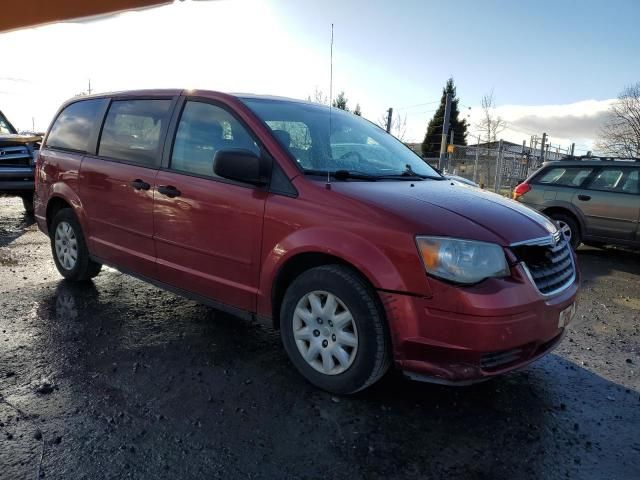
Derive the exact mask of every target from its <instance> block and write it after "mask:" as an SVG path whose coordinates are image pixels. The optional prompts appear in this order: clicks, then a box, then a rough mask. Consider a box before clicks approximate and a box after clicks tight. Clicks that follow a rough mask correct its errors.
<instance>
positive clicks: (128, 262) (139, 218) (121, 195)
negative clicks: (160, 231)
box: [79, 157, 158, 277]
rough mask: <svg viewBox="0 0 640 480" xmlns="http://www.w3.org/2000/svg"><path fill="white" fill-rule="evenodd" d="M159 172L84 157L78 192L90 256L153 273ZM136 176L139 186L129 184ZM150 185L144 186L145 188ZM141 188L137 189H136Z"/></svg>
mask: <svg viewBox="0 0 640 480" xmlns="http://www.w3.org/2000/svg"><path fill="white" fill-rule="evenodd" d="M157 173H158V171H157V170H154V169H151V168H145V167H139V166H135V165H128V164H125V163H118V162H111V161H106V160H101V159H98V158H95V157H85V158H84V160H83V162H82V167H81V171H80V182H79V184H80V192H81V197H82V201H83V204H84V207H85V211H86V213H87V218H88V222H89V238H88V242H89V249H90V250H91V252H92V253H93V254H94V255H97V256H98V257H100V258H102V259H104V260H106V261H107V262H110V263H113V264H115V265H117V266H119V267H122V268H124V269H127V270H131V271H133V272H135V273H138V274H141V275H145V276H149V277H154V276H155V270H156V268H155V245H154V242H153V188H152V187H153V184H154V179H155V176H156V175H157ZM136 180H139V181H141V183H138V184H137V187H138V188H134V186H132V184H131V183H132V182H133V181H136ZM144 183H147V184H148V185H149V188H148V189H147V190H145V189H144V188H146V186H145V185H144ZM141 186H142V187H143V188H139V187H141Z"/></svg>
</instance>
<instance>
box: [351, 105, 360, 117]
mask: <svg viewBox="0 0 640 480" xmlns="http://www.w3.org/2000/svg"><path fill="white" fill-rule="evenodd" d="M353 114H354V115H357V116H359V117H361V116H362V110H360V104H359V103H356V108H355V110H354V111H353Z"/></svg>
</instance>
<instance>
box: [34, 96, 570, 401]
mask: <svg viewBox="0 0 640 480" xmlns="http://www.w3.org/2000/svg"><path fill="white" fill-rule="evenodd" d="M36 218H37V221H38V226H39V227H40V229H41V230H42V231H43V232H44V233H46V234H47V235H48V236H49V237H50V239H51V249H52V253H53V259H54V261H55V264H56V266H57V268H58V270H59V271H60V273H61V274H62V276H63V277H65V278H67V279H69V280H75V281H84V280H89V279H91V278H92V277H94V276H96V275H97V274H98V273H99V272H100V268H101V266H102V265H103V264H106V265H110V266H113V267H115V268H117V269H119V270H121V271H123V272H126V273H129V274H131V275H133V276H136V277H138V278H141V279H143V280H146V281H149V282H151V283H153V284H155V285H158V286H160V287H162V288H166V289H168V290H171V291H173V292H176V293H179V294H182V295H185V296H187V297H190V298H194V299H196V300H199V301H202V302H205V303H208V304H211V305H213V306H215V307H216V308H219V309H223V310H227V311H231V312H233V313H235V314H238V315H240V316H246V317H254V318H259V319H263V320H267V321H270V322H272V324H273V325H274V326H275V327H276V328H279V329H280V332H281V337H282V342H283V344H284V348H285V350H286V352H287V354H288V355H289V358H290V359H291V362H292V363H293V365H294V366H295V367H296V368H297V369H298V370H299V371H300V373H301V374H302V375H303V376H304V377H306V378H307V379H308V380H309V381H310V382H312V383H313V384H315V385H317V386H318V387H320V388H323V389H325V390H328V391H331V392H335V393H342V394H346V393H353V392H356V391H358V390H361V389H363V388H365V387H367V386H369V385H371V384H372V383H374V382H375V381H376V380H378V379H379V378H380V377H381V376H382V375H383V374H384V373H385V371H386V370H387V369H388V367H389V365H390V364H391V363H393V364H394V365H395V367H396V368H398V369H399V370H401V371H403V372H404V373H405V374H406V375H408V376H409V377H411V378H414V379H420V380H426V381H431V382H437V383H445V384H469V383H473V382H476V381H480V380H484V379H487V378H490V377H492V376H494V375H497V374H500V373H504V372H507V371H509V370H513V369H515V368H519V367H522V366H523V365H526V364H528V363H529V362H531V361H532V360H534V359H536V358H538V357H540V356H542V355H544V354H545V353H548V352H549V351H550V350H551V349H553V348H554V347H555V346H556V345H557V344H558V342H560V340H561V338H562V336H563V333H564V331H565V327H566V325H567V323H568V322H569V321H570V320H571V317H572V316H573V313H574V312H575V300H576V293H577V290H578V273H577V270H576V262H575V258H574V254H573V252H572V250H571V248H570V247H569V245H568V244H567V241H566V239H565V238H564V237H563V236H562V234H561V233H560V232H559V231H558V229H557V228H556V226H555V225H554V224H553V223H552V222H551V221H550V220H549V219H547V218H546V217H544V216H543V215H541V214H539V213H537V212H535V211H533V210H531V209H529V208H527V207H525V206H523V205H520V204H519V203H517V202H515V201H512V200H508V199H505V198H502V197H500V196H498V195H495V194H492V193H487V192H484V191H481V190H479V189H476V188H473V187H469V186H465V185H461V184H459V183H457V182H453V181H451V180H447V179H445V178H444V177H442V176H441V175H439V174H438V173H437V172H436V171H434V170H433V169H432V168H431V167H429V165H428V164H426V163H425V162H424V161H423V160H422V159H421V158H420V157H418V156H417V155H415V154H414V153H413V152H412V151H411V150H410V149H408V148H407V147H406V146H405V145H403V144H402V143H401V142H400V141H398V140H397V139H395V138H394V137H393V136H391V135H389V134H387V133H386V132H385V131H384V130H382V129H380V128H379V127H377V126H376V125H374V124H372V123H370V122H368V121H367V120H365V119H362V118H360V117H358V116H356V115H353V114H351V113H348V112H344V111H342V110H337V109H332V108H329V107H327V106H323V105H317V104H313V103H309V102H302V101H297V100H290V99H283V98H275V97H264V96H253V95H229V94H224V93H218V92H211V91H200V90H184V91H181V90H152V91H135V92H124V93H116V94H104V95H95V96H89V97H77V98H74V99H72V100H70V101H68V102H67V103H66V104H64V105H63V106H62V108H61V109H60V111H59V112H58V114H57V115H56V117H55V119H54V121H53V123H52V125H51V127H50V128H49V131H48V132H47V135H46V137H45V140H44V143H43V146H42V148H41V150H40V154H39V157H38V160H37V165H36Z"/></svg>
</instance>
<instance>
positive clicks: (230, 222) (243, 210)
mask: <svg viewBox="0 0 640 480" xmlns="http://www.w3.org/2000/svg"><path fill="white" fill-rule="evenodd" d="M159 186H173V187H175V188H176V189H177V190H179V191H180V196H177V197H174V198H170V197H168V196H165V195H163V194H161V193H159V192H158V191H157V188H158V187H159ZM155 189H156V193H155V204H154V223H155V243H156V254H157V262H158V263H157V265H158V266H157V268H158V273H157V276H158V278H159V280H161V281H163V282H165V283H168V284H171V285H174V286H177V287H180V288H183V289H186V290H190V291H192V292H195V293H198V294H200V295H204V296H206V297H208V298H212V299H214V300H217V301H219V302H222V303H224V304H227V305H231V306H235V307H238V308H242V309H244V310H250V311H255V301H256V293H257V290H258V275H259V260H260V244H261V239H262V238H261V237H262V222H263V213H264V205H265V199H266V195H267V193H266V192H264V191H261V190H256V189H253V188H246V187H242V186H238V185H233V184H229V183H224V182H220V181H215V180H209V179H206V178H199V177H194V176H189V175H183V174H180V173H174V172H170V171H161V172H159V173H158V176H157V177H156V186H155Z"/></svg>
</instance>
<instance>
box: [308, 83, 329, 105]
mask: <svg viewBox="0 0 640 480" xmlns="http://www.w3.org/2000/svg"><path fill="white" fill-rule="evenodd" d="M307 100H308V101H309V102H315V103H320V104H322V105H329V97H328V96H327V95H325V93H324V92H323V91H322V90H321V89H320V88H318V86H317V85H316V87H315V89H314V90H313V94H312V95H309V96H307Z"/></svg>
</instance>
